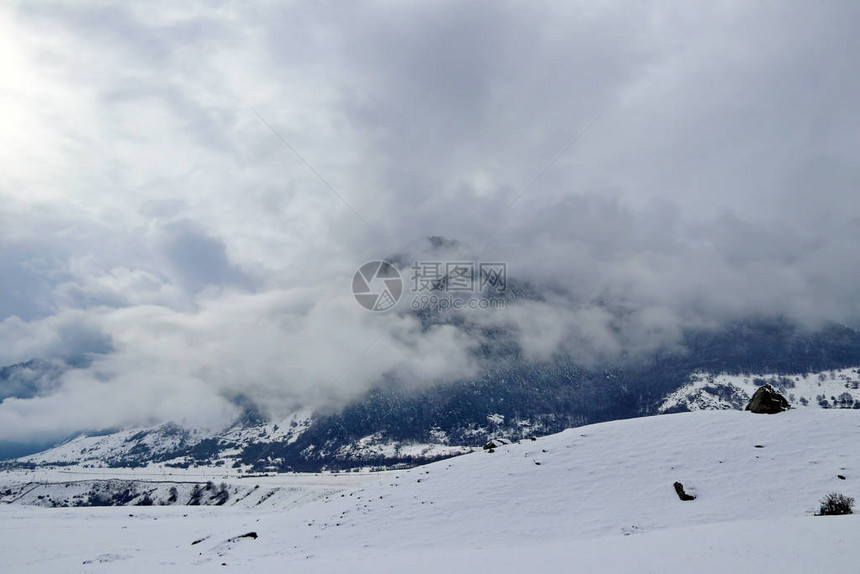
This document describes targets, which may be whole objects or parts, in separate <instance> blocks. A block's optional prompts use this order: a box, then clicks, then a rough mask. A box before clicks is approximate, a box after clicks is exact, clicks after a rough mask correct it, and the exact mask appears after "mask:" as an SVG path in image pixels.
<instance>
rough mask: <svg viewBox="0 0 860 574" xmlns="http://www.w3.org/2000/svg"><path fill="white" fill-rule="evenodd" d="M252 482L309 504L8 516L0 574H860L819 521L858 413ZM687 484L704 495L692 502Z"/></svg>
mask: <svg viewBox="0 0 860 574" xmlns="http://www.w3.org/2000/svg"><path fill="white" fill-rule="evenodd" d="M36 472H40V471H36ZM42 472H46V473H48V472H50V471H42ZM839 475H841V476H843V477H844V479H843V478H839ZM0 480H3V478H2V477H0ZM5 480H7V481H11V480H21V477H20V476H9V477H6V479H5ZM41 480H45V481H47V482H50V481H51V480H53V478H52V476H46V477H43V479H41ZM65 480H67V479H65ZM253 480H259V481H261V482H262V483H267V484H269V485H271V484H273V483H274V484H278V485H281V486H282V487H286V488H287V490H289V489H295V491H296V492H299V491H302V489H306V490H304V491H303V492H305V493H310V494H307V495H306V496H300V497H299V499H297V500H298V502H294V503H290V504H288V505H284V504H282V503H276V502H275V500H276V499H277V497H274V496H273V497H272V502H271V503H262V504H255V505H254V506H251V507H242V506H239V505H237V506H231V507H226V506H222V507H187V506H149V507H109V508H56V509H51V508H39V507H34V506H28V505H23V504H2V505H0V559H2V563H3V571H4V572H154V571H176V572H185V571H189V570H194V569H199V570H202V571H214V570H217V571H220V572H224V571H231V570H232V571H242V572H246V571H263V572H266V571H272V572H288V571H294V572H393V571H401V570H403V571H410V572H439V571H445V572H481V571H488V572H858V571H860V546H858V545H857V544H856V540H857V539H858V536H860V516H856V515H852V516H840V517H816V516H814V513H815V511H817V509H818V501H819V499H820V498H821V497H822V496H823V495H824V494H826V493H828V492H831V491H839V492H842V493H844V494H846V495H848V496H855V497H857V496H858V494H860V411H856V410H823V409H822V410H818V409H797V410H792V411H789V412H786V413H782V414H779V415H771V416H768V415H755V414H752V413H747V412H737V411H700V412H695V413H684V414H676V415H664V416H658V417H649V418H640V419H632V420H625V421H614V422H609V423H603V424H599V425H592V426H587V427H580V428H576V429H570V430H568V431H565V432H563V433H560V434H557V435H553V436H548V437H544V438H540V439H538V440H536V441H524V442H522V443H519V444H512V445H505V446H502V447H500V448H498V449H496V450H495V452H492V453H490V452H478V453H473V454H469V455H464V456H461V457H458V458H454V459H450V460H446V461H441V462H438V463H434V464H430V465H427V466H423V467H418V468H414V469H411V470H409V471H396V472H386V473H382V474H379V475H356V476H349V477H346V476H344V475H338V476H332V475H315V476H311V477H307V476H293V475H284V476H281V477H272V478H261V479H250V478H245V479H242V481H243V483H244V482H245V481H253ZM291 481H294V482H291ZM675 481H680V482H682V483H683V484H684V487H685V488H686V489H687V491H688V492H693V493H694V494H695V495H696V496H697V499H696V500H694V501H690V502H682V501H680V500H679V499H678V497H677V495H676V493H675V491H674V489H673V486H672V485H673V483H674V482H675ZM2 486H3V485H2V484H0V487H2ZM291 500H292V499H291ZM281 502H283V499H282V500H281ZM250 532H254V533H256V535H257V537H256V538H253V537H240V536H242V535H243V534H246V533H250ZM194 542H196V543H194Z"/></svg>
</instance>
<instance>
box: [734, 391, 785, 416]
mask: <svg viewBox="0 0 860 574" xmlns="http://www.w3.org/2000/svg"><path fill="white" fill-rule="evenodd" d="M790 408H791V405H789V404H788V401H787V400H786V399H785V397H784V396H782V395H781V394H779V391H777V390H776V389H775V388H773V387H772V386H770V385H762V386H761V387H759V388H758V390H757V391H756V392H755V393H754V394H753V396H752V398H751V399H750V402H749V403H748V404H747V408H746V409H745V410H748V411H750V412H753V413H759V414H767V415H775V414H776V413H781V412H782V411H787V410H788V409H790Z"/></svg>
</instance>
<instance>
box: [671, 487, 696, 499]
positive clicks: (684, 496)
mask: <svg viewBox="0 0 860 574" xmlns="http://www.w3.org/2000/svg"><path fill="white" fill-rule="evenodd" d="M675 492H677V493H678V498H680V499H681V500H683V501H685V502H686V501H688V500H696V497H695V496H693V495H692V494H687V493H686V492H684V485H683V484H681V483H680V482H676V483H675Z"/></svg>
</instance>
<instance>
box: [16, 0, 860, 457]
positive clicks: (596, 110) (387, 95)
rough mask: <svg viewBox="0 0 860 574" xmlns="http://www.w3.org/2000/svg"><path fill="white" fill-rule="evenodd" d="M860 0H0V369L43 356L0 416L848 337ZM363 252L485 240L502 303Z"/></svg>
mask: <svg viewBox="0 0 860 574" xmlns="http://www.w3.org/2000/svg"><path fill="white" fill-rule="evenodd" d="M858 10H860V8H858V6H856V5H853V4H845V3H824V4H815V5H813V4H810V3H804V2H785V3H780V4H779V5H763V4H753V3H746V4H733V3H729V4H719V3H717V4H714V3H690V4H686V3H685V4H684V5H681V6H667V5H665V4H663V3H660V2H645V3H637V4H636V5H635V6H631V5H630V4H628V3H615V2H609V3H603V4H601V5H600V6H595V5H591V4H590V3H586V2H583V3H579V2H574V3H558V4H553V3H549V4H540V5H534V6H529V7H524V6H517V5H512V4H511V5H508V4H500V3H495V2H475V3H468V4H461V3H445V2H443V3H441V4H439V3H435V2H433V3H418V4H415V5H411V6H406V5H403V6H392V5H385V4H383V3H370V4H366V5H361V6H358V5H356V6H349V7H347V6H342V7H338V8H337V9H336V10H335V9H332V7H331V6H327V5H290V6H276V5H267V6H257V7H254V8H253V9H248V10H245V9H242V8H240V7H238V6H233V5H230V4H225V5H220V6H214V7H213V6H211V5H209V4H206V3H197V2H192V3H189V4H184V5H183V6H181V7H177V6H175V5H173V4H172V3H159V2H156V3H154V4H147V5H146V6H113V7H106V6H102V5H98V4H91V3H86V2H85V3H77V4H74V5H68V4H67V3H52V2H48V3H39V4H30V3H23V4H15V5H9V6H4V7H3V8H0V54H3V55H2V56H0V58H2V61H3V63H4V70H5V72H4V79H5V83H6V84H7V85H8V86H9V88H8V89H7V90H4V93H3V94H2V95H0V103H2V105H3V109H4V110H6V113H4V117H3V119H2V120H0V121H2V128H3V129H2V130H0V133H2V134H4V135H3V136H2V140H0V163H2V165H3V166H4V170H3V172H2V173H0V198H2V200H3V201H2V208H0V293H2V297H0V365H7V366H14V365H18V366H16V367H10V368H13V370H14V369H18V370H20V369H21V368H22V367H20V365H25V364H27V363H28V362H29V361H33V360H37V361H42V362H44V364H50V365H58V366H59V367H58V369H59V370H58V371H56V372H54V371H51V374H50V377H48V378H46V379H40V378H39V376H35V375H34V377H32V378H26V379H21V378H16V377H17V375H15V376H13V375H4V377H5V378H4V381H6V382H4V385H6V386H5V387H4V389H5V390H4V391H3V392H4V393H6V395H5V396H4V398H3V400H2V402H1V403H0V441H4V443H9V444H11V443H16V444H32V443H44V442H46V441H47V442H54V441H57V440H61V439H63V438H64V437H67V436H70V435H74V434H75V433H78V432H81V431H93V430H99V429H118V428H125V427H129V426H147V425H150V426H151V425H158V424H161V423H165V422H173V423H176V424H178V425H181V426H182V427H183V428H200V429H209V430H211V431H213V432H220V431H223V430H224V429H226V428H228V427H229V426H230V425H232V424H233V423H234V422H235V421H236V420H237V419H239V418H241V417H243V416H244V415H246V414H247V413H248V412H249V411H253V412H255V413H256V415H255V416H259V417H261V418H262V419H271V420H278V419H280V418H283V417H288V416H291V415H292V414H293V413H295V412H297V411H300V410H302V409H309V410H311V411H313V412H315V413H320V414H322V415H323V416H328V415H331V416H333V417H338V416H340V417H343V418H341V419H332V421H335V422H332V423H331V425H333V426H331V427H330V428H331V429H333V430H325V431H323V430H320V431H319V432H320V433H322V434H320V435H319V436H321V437H324V436H328V435H326V433H329V434H331V435H332V436H334V435H335V434H337V432H340V431H338V430H337V429H338V428H340V427H338V426H337V425H341V426H344V425H345V426H346V427H349V426H350V425H351V424H352V423H348V422H347V421H349V420H352V419H351V418H350V417H351V416H352V415H351V413H359V412H364V411H363V409H364V410H367V413H366V414H360V415H356V416H357V418H358V419H361V420H365V419H368V420H369V419H374V418H375V419H378V420H379V421H380V423H379V424H380V425H383V427H384V426H385V424H388V423H384V421H383V419H385V417H383V416H382V414H381V413H384V412H386V409H389V410H391V409H393V410H397V412H398V414H397V416H394V417H393V418H392V420H393V421H398V422H392V423H390V424H391V425H394V426H393V427H392V428H390V429H388V428H387V427H386V429H387V430H386V432H391V433H393V434H397V433H398V432H401V431H399V430H398V429H397V428H395V427H397V425H407V423H405V422H403V421H408V420H415V421H416V422H415V424H416V428H419V427H420V428H422V429H423V428H425V427H426V426H427V425H428V424H429V425H431V428H432V425H433V424H435V422H434V421H436V418H435V417H437V416H443V415H441V414H436V413H437V412H440V413H444V412H445V411H446V409H447V410H449V411H451V412H456V408H459V407H455V406H454V403H451V405H448V401H454V399H453V398H451V397H460V398H459V399H457V401H455V402H457V404H461V403H462V404H473V405H475V408H474V409H473V410H472V411H469V412H473V413H481V414H480V416H482V417H486V416H487V413H486V412H485V411H486V409H487V408H489V406H490V405H492V406H493V408H496V407H497V406H498V405H495V404H492V403H491V402H488V401H490V397H493V396H494V395H499V396H507V398H506V403H505V405H506V406H505V407H504V408H502V407H501V406H499V407H498V409H497V410H496V411H494V412H498V413H499V414H503V413H502V412H501V411H505V412H509V413H513V412H514V411H513V410H510V411H506V410H505V409H514V407H510V406H509V405H511V404H513V403H516V402H520V403H521V404H522V405H526V406H527V405H531V406H529V407H528V409H532V410H533V412H534V413H546V412H549V413H556V414H557V415H558V421H562V422H563V423H564V424H568V423H574V422H577V421H580V420H584V419H585V418H587V419H588V420H602V419H604V418H608V417H610V416H630V415H632V414H635V413H639V412H646V411H647V409H648V408H651V405H652V404H656V401H658V400H659V399H660V398H661V396H662V395H661V393H662V392H663V390H669V387H671V386H672V385H675V383H679V384H680V381H677V380H676V377H675V374H674V373H676V372H677V373H679V376H680V373H681V372H684V376H687V375H689V371H690V370H691V369H695V368H698V367H699V365H701V364H704V363H705V362H706V361H712V362H713V365H715V368H716V366H720V368H723V369H727V370H729V371H731V370H734V369H741V368H747V366H746V365H748V364H751V363H752V364H754V363H756V362H759V363H767V364H768V365H771V366H772V367H773V368H774V369H775V370H782V369H783V368H786V369H794V368H798V369H801V370H805V369H816V368H836V367H839V366H853V365H852V364H851V362H852V361H855V357H856V355H855V354H854V351H853V346H852V345H853V342H852V341H853V337H854V335H853V334H852V333H854V331H852V329H854V328H857V327H858V326H860V304H858V303H860V301H858V296H857V290H856V285H857V284H858V280H860V266H858V265H857V253H860V225H858V222H860V203H858V201H857V193H856V192H857V189H858V184H860V169H858V166H857V162H856V158H855V156H856V149H858V145H860V135H858V134H860V131H858V130H857V126H856V122H854V121H853V120H852V118H856V117H857V102H858V101H860V73H857V72H858V69H857V62H856V58H855V57H854V54H856V53H858V51H860V50H859V49H860V46H858V39H857V36H856V34H855V30H856V28H857V23H858V22H860V13H858ZM285 144H286V145H285ZM428 238H430V239H428ZM379 259H389V260H391V261H392V262H393V263H396V264H397V265H398V267H399V268H400V270H401V273H402V275H403V278H404V283H405V284H406V287H407V291H408V288H409V287H410V285H409V283H410V278H409V276H408V273H409V268H410V266H411V265H412V264H413V263H414V262H415V261H424V262H441V263H446V262H457V261H459V262H464V261H465V262H474V263H476V264H479V263H481V262H502V263H504V264H505V265H506V269H507V276H508V278H509V282H508V285H507V287H508V288H507V289H506V290H505V293H504V294H500V295H499V297H500V298H502V299H503V300H504V303H505V304H504V305H503V306H500V307H499V308H493V309H474V310H472V309H466V310H460V311H456V310H446V311H443V312H440V313H438V314H434V313H430V314H428V313H426V312H420V311H416V310H414V309H413V308H412V306H411V303H412V301H413V300H414V295H415V294H414V293H412V292H404V293H403V296H402V297H401V298H400V300H399V302H398V304H397V306H396V307H395V308H393V309H391V310H389V311H387V312H385V313H375V312H368V311H367V310H366V309H364V308H362V306H361V305H359V304H358V303H357V301H356V299H355V297H354V296H353V293H352V290H351V287H352V285H353V283H352V281H353V277H354V274H355V273H356V271H357V270H358V269H359V268H360V267H361V266H362V265H363V264H365V263H366V262H369V261H374V260H379ZM834 325H836V326H834ZM843 325H844V326H845V327H841V326H843ZM745 329H750V331H749V333H757V335H749V336H747V335H745V333H748V332H747V331H745ZM783 331H784V332H786V333H791V336H788V335H785V336H784V337H783V336H781V335H780V336H779V337H777V338H776V339H773V335H772V334H773V333H774V332H776V333H781V332H783ZM769 333H770V334H769ZM780 337H782V338H780ZM740 341H742V342H740ZM768 341H770V342H772V346H770V347H768V346H767V345H769V344H771V343H767V345H765V343H764V342H768ZM792 341H793V342H792ZM804 341H806V343H804ZM846 341H847V342H846ZM733 345H737V347H734V346H733ZM761 345H765V346H764V347H761ZM706 355H710V357H709V358H708V357H706ZM666 361H668V363H667V362H666ZM745 361H746V362H745ZM657 368H661V369H663V370H661V371H659V375H658V374H657V371H653V372H652V371H649V369H657ZM749 368H752V367H749ZM600 373H610V374H611V377H610V378H611V380H612V381H614V383H613V384H612V385H610V386H609V387H608V388H607V387H606V385H605V379H600ZM649 373H651V374H649ZM48 379H50V380H48ZM529 381H533V382H534V381H536V382H534V384H533V386H532V387H530V386H529V385H531V384H532V383H530V382H529ZM670 383H671V384H670ZM664 384H665V385H666V388H665V389H662V385H664ZM517 385H519V386H520V388H521V390H520V391H516V392H514V391H512V390H511V389H512V388H516V387H517ZM658 387H659V388H660V389H661V390H659V392H658ZM380 389H383V390H384V393H383V394H382V395H380V394H379V393H381V392H382V391H381V390H380ZM469 389H471V390H469ZM529 389H531V390H529ZM508 393H513V394H511V395H510V396H508ZM658 395H660V396H658ZM416 397H417V398H416ZM475 397H480V398H475ZM540 397H544V398H540ZM547 397H549V398H552V400H550V399H549V398H547ZM607 397H609V398H607ZM556 399H557V401H558V402H557V404H556V403H553V401H555V400H556ZM476 401H477V402H476ZM602 401H608V402H606V403H605V404H604V402H602ZM551 403H553V404H554V405H555V406H553V404H551ZM362 405H364V406H362ZM369 405H376V407H375V408H376V409H377V410H374V409H373V408H371V407H370V406H369ZM386 405H398V406H396V407H395V406H386ZM420 405H425V406H423V407H422V406H420ZM558 405H565V406H563V407H560V406H558ZM526 406H523V407H522V408H524V409H525V408H526ZM351 409H352V410H351ZM356 409H357V410H356ZM398 409H400V410H398ZM467 410H468V409H467ZM413 411H414V413H415V414H414V415H412V414H410V415H408V416H407V415H404V414H403V413H411V412H413ZM401 415H402V416H401ZM410 416H411V417H412V419H410V418H409V417H410ZM463 416H464V417H466V418H465V419H464V421H465V420H471V419H469V417H473V416H474V417H478V414H474V415H471V414H465V413H463ZM506 416H509V415H506ZM510 416H513V415H510ZM338 420H339V421H340V422H337V421H338ZM445 420H447V419H445ZM562 422H552V423H546V425H547V428H550V427H552V428H555V427H554V426H553V425H556V424H562ZM320 424H322V423H320ZM363 424H364V423H362V425H363ZM463 424H466V423H465V422H464V423H463ZM476 424H477V423H476ZM362 425H358V426H361V427H362V428H364V427H363V426H362ZM319 428H320V429H322V428H323V427H319ZM350 428H351V427H350ZM368 428H369V427H368ZM350 432H352V431H350ZM356 432H358V431H356ZM410 432H411V431H410ZM416 432H417V431H416ZM421 432H424V431H421ZM347 434H349V433H347ZM308 436H311V435H308ZM350 436H351V435H350ZM308 440H309V439H308Z"/></svg>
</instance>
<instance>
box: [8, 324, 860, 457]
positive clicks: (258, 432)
mask: <svg viewBox="0 0 860 574" xmlns="http://www.w3.org/2000/svg"><path fill="white" fill-rule="evenodd" d="M426 320H427V321H444V318H443V317H441V316H435V315H434V316H428V317H426ZM461 327H462V326H461ZM462 328H472V327H468V326H465V327H462ZM482 337H483V338H484V339H485V340H487V341H491V342H492V345H491V346H488V347H487V348H484V349H482V350H481V353H483V355H484V359H485V364H486V367H485V368H484V370H483V371H482V372H481V373H480V374H479V375H478V376H476V377H474V378H472V379H469V380H463V381H455V382H453V383H450V384H439V385H436V386H431V387H425V388H420V389H414V388H408V386H407V387H404V386H398V385H397V384H386V385H383V386H380V387H379V388H377V389H374V390H372V391H370V392H368V393H367V394H366V395H365V396H362V397H360V398H359V399H358V400H356V401H355V402H353V403H352V404H350V405H347V406H346V407H345V408H344V409H343V410H341V411H340V412H336V413H328V414H322V413H314V412H311V411H310V410H304V411H300V412H297V413H293V414H292V415H290V416H288V417H285V418H282V419H279V420H266V419H265V418H263V417H262V416H261V415H260V414H259V412H258V411H257V410H256V409H255V408H254V405H243V406H244V407H245V408H246V411H245V414H244V415H243V416H242V417H240V418H239V419H238V420H236V421H234V422H233V424H232V425H231V426H230V427H229V428H227V429H225V430H222V431H219V432H208V431H206V432H204V431H201V430H199V429H188V428H183V427H180V426H178V425H176V424H171V423H166V424H161V425H156V426H151V427H146V428H128V429H121V430H119V431H117V430H116V429H114V430H113V431H105V430H97V429H96V432H93V431H92V430H90V431H85V432H82V433H80V434H77V435H75V436H73V437H70V438H69V439H67V440H65V441H64V442H63V443H62V444H59V445H55V446H54V447H53V448H50V449H47V450H43V451H41V452H38V453H36V454H31V455H29V456H26V457H23V458H19V459H18V460H17V461H12V462H6V463H4V464H6V465H7V466H8V465H23V466H34V465H42V466H44V465H46V464H73V465H88V466H92V467H105V466H123V467H141V466H159V467H167V468H193V467H211V466H222V467H230V468H237V469H242V470H243V471H244V472H256V473H260V472H283V471H302V472H319V471H323V470H347V469H369V468H403V467H408V466H414V465H417V464H424V463H427V462H431V461H434V460H439V459H442V458H447V457H450V456H453V455H457V454H462V453H464V452H469V451H471V450H474V449H480V447H481V446H482V445H484V444H485V443H486V442H487V441H489V440H490V439H492V438H505V439H507V440H513V441H516V440H521V439H524V438H530V437H534V436H541V435H546V434H551V433H554V432H559V431H561V430H564V429H566V428H570V427H574V426H581V425H584V424H589V423H593V422H600V421H606V420H614V419H622V418H630V417H639V416H646V415H650V414H657V413H661V412H674V411H683V410H695V409H702V408H743V406H744V405H745V404H746V401H747V400H748V399H749V396H750V395H751V394H752V392H753V391H754V390H755V387H756V386H758V385H760V384H763V383H764V382H771V383H772V384H774V386H775V387H777V388H779V389H782V390H783V392H784V394H785V395H786V397H787V398H789V400H790V401H792V402H793V403H794V404H796V405H798V406H799V405H803V404H804V403H806V404H809V405H821V406H838V407H853V406H854V405H855V404H857V403H856V402H855V401H857V400H860V393H858V392H857V389H855V388H854V385H855V384H856V383H857V380H858V376H857V373H856V369H857V367H858V365H860V333H858V332H857V331H855V330H853V329H849V328H846V327H842V326H838V325H831V326H829V327H827V328H825V329H822V330H820V331H818V332H814V333H808V332H804V331H801V330H799V329H798V328H797V327H795V326H792V325H790V324H787V323H785V322H780V321H775V322H763V321H759V322H756V323H747V324H738V325H733V326H729V327H726V328H724V329H722V330H718V331H698V332H690V333H687V335H686V337H685V341H684V348H683V349H682V350H680V351H678V350H667V351H662V352H660V353H657V354H656V355H655V356H654V357H651V358H650V359H648V360H642V361H638V362H626V363H621V364H618V365H614V366H611V367H607V368H590V369H586V368H584V367H582V366H580V365H578V364H576V363H575V362H573V361H572V360H571V358H570V357H566V356H556V357H553V358H552V359H551V360H548V361H544V362H530V361H527V360H526V359H525V358H524V357H523V356H522V354H521V353H520V352H519V351H518V350H517V348H516V345H513V344H512V343H511V337H510V336H509V334H505V333H499V332H494V333H492V334H489V335H488V334H484V335H483V336H482ZM36 366H38V364H36ZM51 368H52V369H54V367H51ZM7 371H8V372H13V373H15V374H16V375H15V376H16V377H17V378H15V379H14V380H13V381H12V382H11V383H8V381H6V382H4V381H3V380H0V390H2V389H3V388H4V385H6V388H7V390H8V392H9V393H10V395H8V396H14V393H15V392H18V391H21V389H24V391H26V392H30V391H29V390H27V389H31V388H33V385H35V386H36V387H38V388H42V387H40V386H39V385H41V383H38V381H36V382H33V384H32V385H30V384H22V382H21V381H22V379H21V376H22V375H24V374H27V375H28V376H30V377H31V378H35V377H39V379H38V380H39V381H52V380H55V376H54V375H53V373H54V370H51V371H50V373H49V374H51V376H50V377H48V376H43V374H41V373H42V372H41V371H40V370H39V369H38V368H33V367H32V366H30V367H21V368H15V369H11V370H7ZM745 373H746V374H745ZM749 373H765V374H749ZM787 373H788V374H787ZM10 380H11V379H10ZM7 383H8V384H7ZM389 383H391V382H389ZM42 386H44V385H42ZM1 447H2V444H0V451H2V448H1ZM34 450H35V449H34ZM31 452H33V451H32V450H31Z"/></svg>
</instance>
